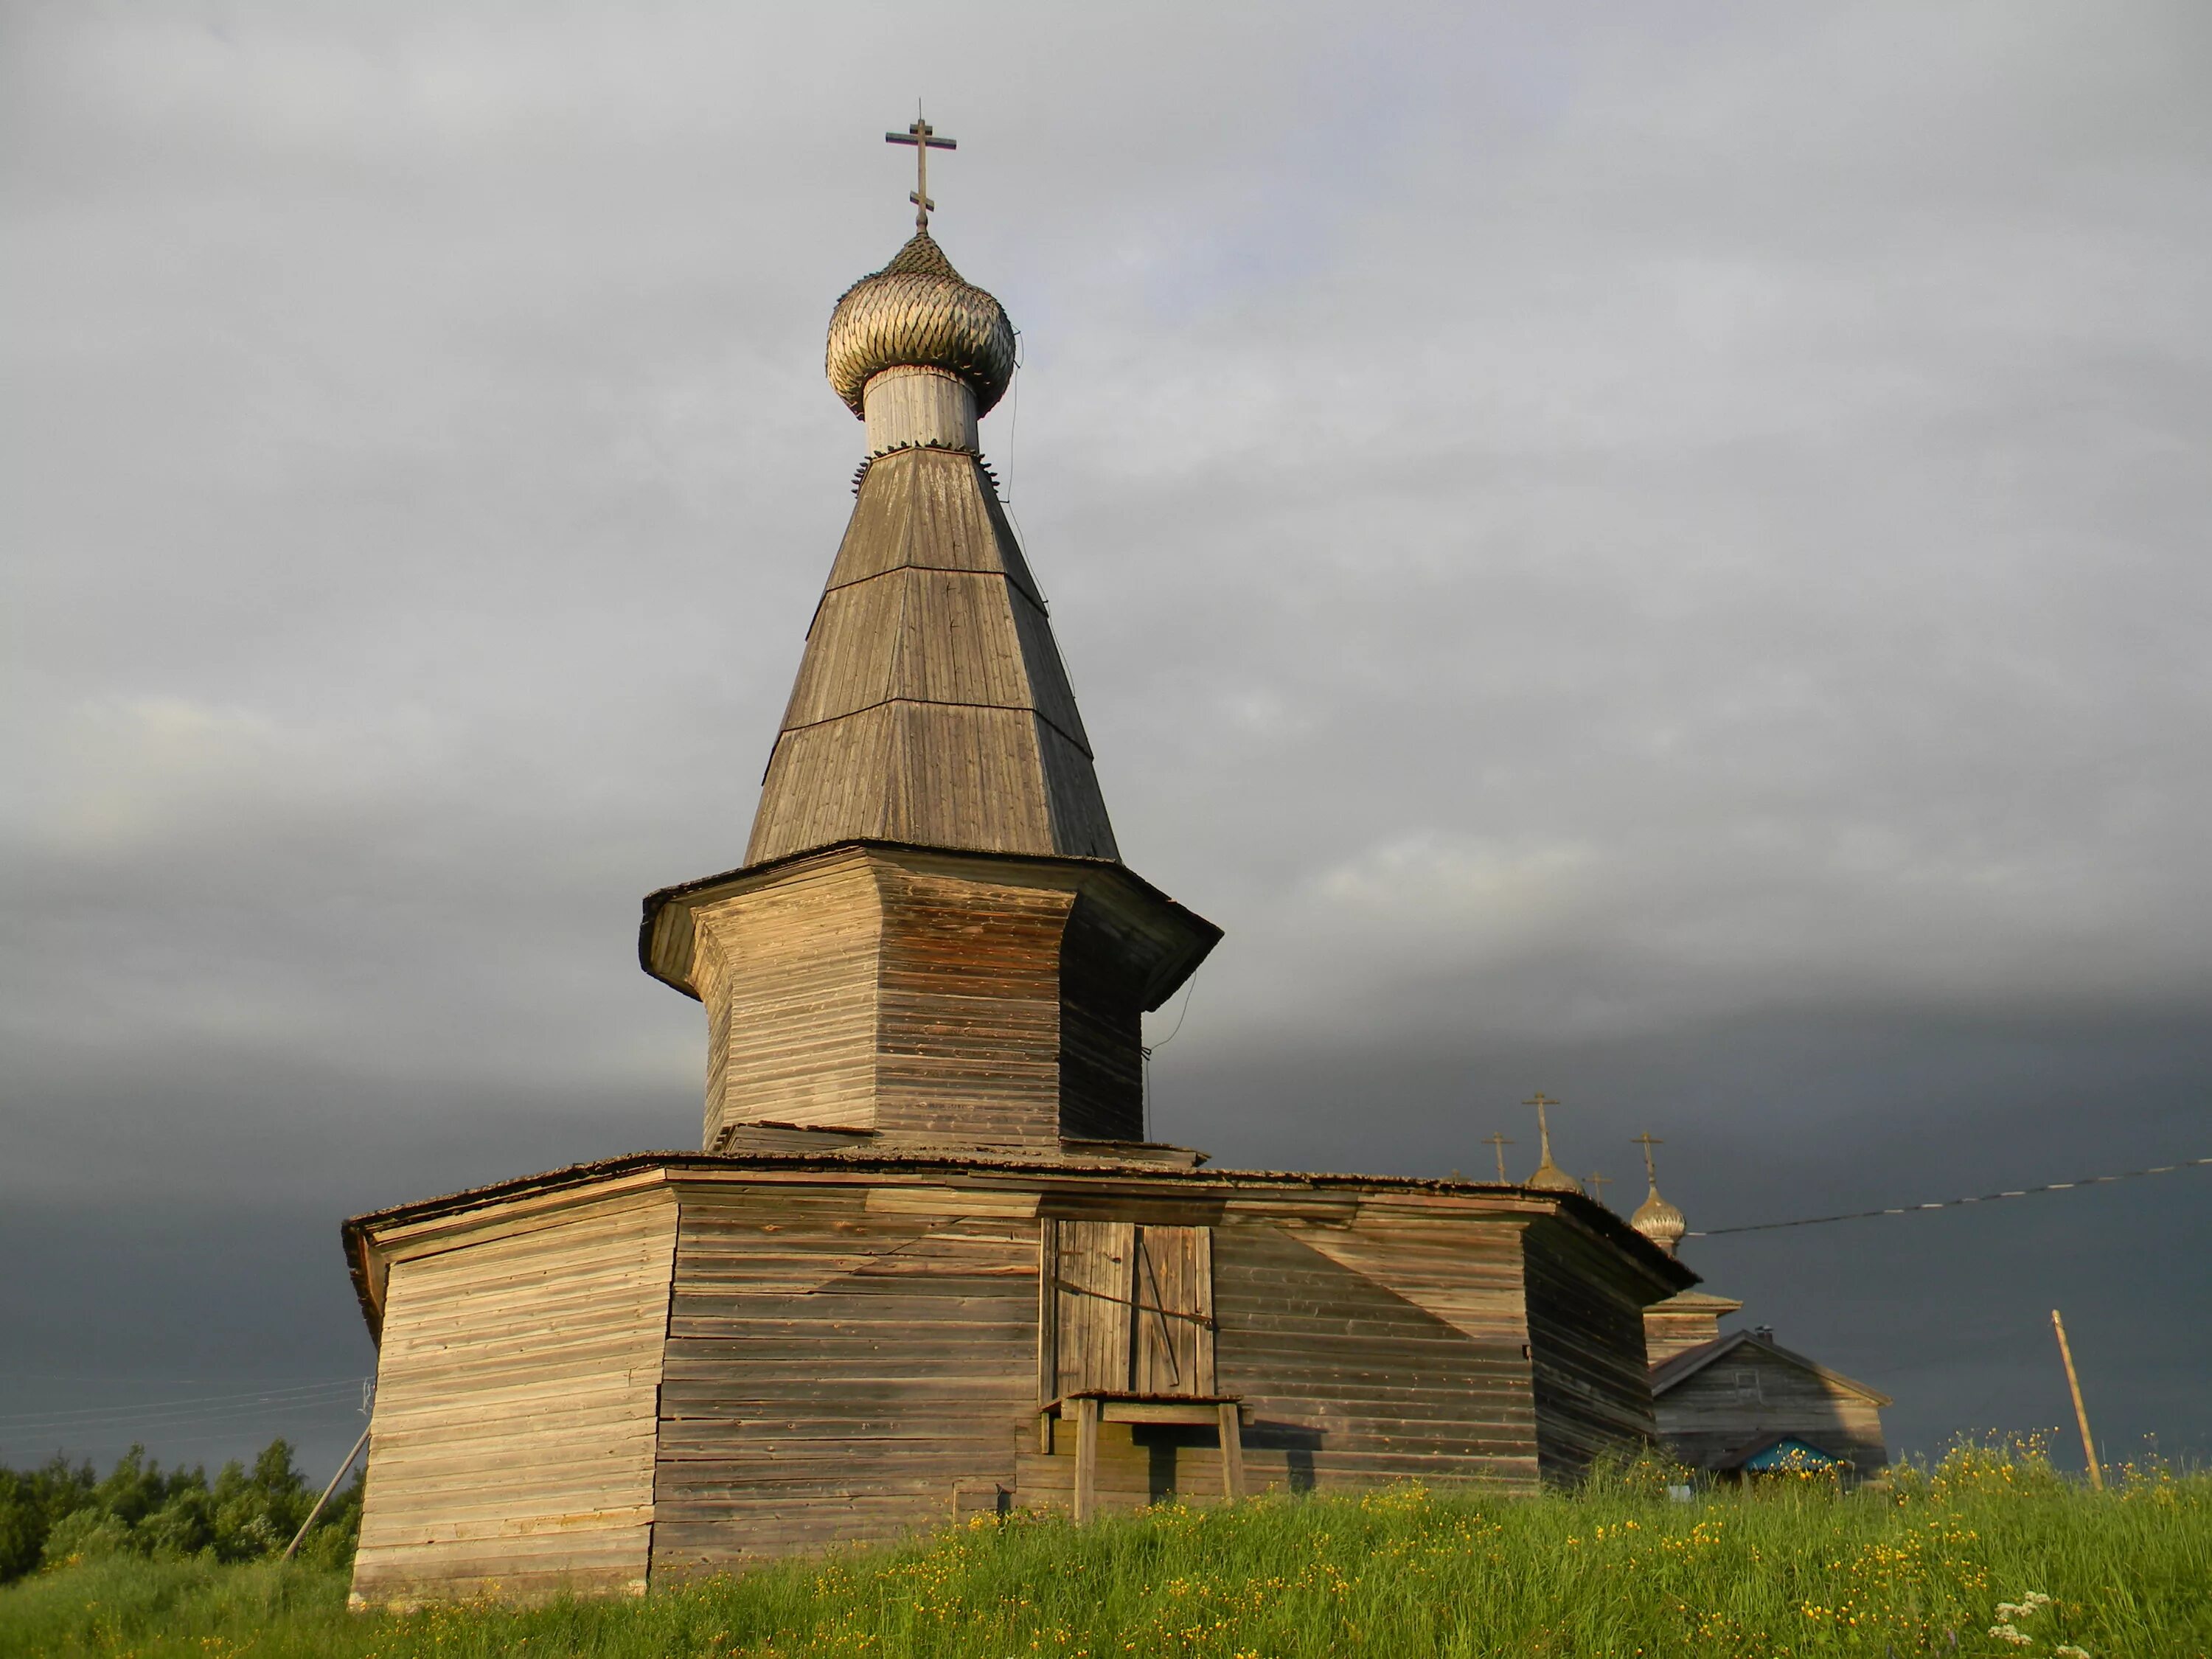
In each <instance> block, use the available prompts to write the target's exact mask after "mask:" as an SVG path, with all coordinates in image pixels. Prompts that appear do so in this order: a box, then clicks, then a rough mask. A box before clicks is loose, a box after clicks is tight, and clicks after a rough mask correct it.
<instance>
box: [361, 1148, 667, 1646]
mask: <svg viewBox="0 0 2212 1659" xmlns="http://www.w3.org/2000/svg"><path fill="white" fill-rule="evenodd" d="M675 1237H676V1205H675V1202H674V1200H673V1198H672V1197H671V1195H670V1194H668V1193H666V1192H665V1191H662V1192H654V1193H647V1194H630V1195H628V1196H625V1197H623V1198H621V1199H618V1200H611V1201H609V1202H607V1203H605V1204H601V1205H598V1206H583V1207H579V1208H574V1209H566V1210H560V1211H556V1212H552V1213H551V1214H536V1215H531V1216H526V1217H515V1218H507V1219H502V1218H501V1217H500V1216H499V1215H498V1214H497V1213H496V1212H495V1213H492V1214H489V1215H488V1216H487V1217H486V1218H484V1221H483V1225H480V1226H477V1227H475V1228H472V1229H471V1230H469V1231H466V1232H465V1233H463V1234H461V1235H459V1236H458V1237H448V1238H446V1239H443V1240H441V1241H439V1242H438V1243H436V1244H435V1245H426V1246H425V1247H423V1253H422V1254H419V1255H405V1254H403V1255H401V1256H400V1257H399V1259H398V1260H397V1261H394V1262H393V1263H392V1267H391V1273H390V1276H389V1278H388V1279H387V1280H386V1289H385V1317H384V1336H383V1342H382V1349H381V1352H380V1354H379V1356H378V1362H377V1395H376V1415H375V1419H374V1431H373V1433H372V1435H371V1437H370V1440H369V1454H368V1501H367V1504H366V1506H365V1508H364V1510H363V1513H362V1528H361V1547H360V1548H359V1550H358V1551H357V1552H356V1554H355V1557H354V1578H353V1595H354V1599H355V1601H356V1602H358V1603H363V1604H377V1605H386V1606H399V1607H405V1606H411V1605H414V1604H416V1603H418V1602H422V1601H434V1600H447V1599H454V1598H459V1597H466V1596H471V1595H501V1596H505V1597H507V1598H509V1599H517V1600H533V1599H538V1598H542V1597H544V1596H545V1595H550V1594H552V1593H554V1592H556V1591H557V1590H562V1589H574V1590H576V1591H578V1592H580V1593H586V1594H590V1593H606V1592H610V1591H629V1592H640V1591H642V1590H643V1589H645V1586H646V1580H647V1562H648V1560H649V1559H650V1552H651V1547H652V1534H653V1436H654V1431H655V1425H656V1416H657V1411H656V1401H657V1395H658V1391H659V1384H660V1369H661V1352H662V1345H663V1342H664V1340H665V1332H666V1328H667V1318H668V1285H669V1273H670V1265H671V1258H672V1255H673V1252H674V1246H675Z"/></svg>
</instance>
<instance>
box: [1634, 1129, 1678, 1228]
mask: <svg viewBox="0 0 2212 1659" xmlns="http://www.w3.org/2000/svg"><path fill="white" fill-rule="evenodd" d="M1636 1144H1637V1145H1638V1146H1641V1147H1642V1148H1643V1149H1644V1174H1645V1176H1648V1177H1649V1178H1650V1182H1651V1191H1650V1195H1649V1196H1647V1197H1646V1198H1645V1199H1644V1202H1643V1203H1641V1204H1639V1205H1638V1206H1637V1208H1636V1213H1635V1214H1634V1215H1632V1216H1631V1217H1629V1218H1628V1225H1630V1226H1632V1227H1633V1228H1635V1229H1636V1231H1638V1232H1639V1233H1642V1234H1643V1235H1644V1237H1646V1238H1648V1239H1650V1241H1651V1242H1652V1243H1654V1244H1656V1245H1657V1246H1658V1247H1659V1248H1660V1249H1662V1250H1664V1251H1666V1252H1667V1254H1668V1255H1674V1249H1675V1247H1676V1246H1677V1245H1679V1244H1680V1243H1681V1242H1682V1238H1683V1235H1684V1234H1686V1233H1687V1232H1688V1231H1689V1230H1690V1223H1689V1220H1688V1218H1686V1217H1685V1216H1684V1215H1683V1213H1682V1212H1680V1210H1678V1209H1676V1208H1675V1207H1674V1206H1673V1205H1672V1204H1669V1203H1668V1201H1667V1200H1665V1199H1663V1198H1662V1197H1660V1196H1659V1166H1658V1165H1657V1164H1656V1163H1655V1162H1654V1161H1653V1159H1652V1157H1651V1149H1652V1148H1653V1147H1654V1146H1662V1145H1664V1144H1665V1143H1664V1142H1662V1141H1661V1140H1660V1139H1659V1138H1658V1137H1657V1136H1656V1135H1654V1134H1651V1133H1644V1134H1640V1135H1638V1136H1637V1137H1636Z"/></svg>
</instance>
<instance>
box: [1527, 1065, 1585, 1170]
mask: <svg viewBox="0 0 2212 1659" xmlns="http://www.w3.org/2000/svg"><path fill="white" fill-rule="evenodd" d="M1558 1104H1559V1102H1558V1101H1556V1100H1554V1099H1553V1098H1552V1097H1550V1096H1549V1095H1547V1094H1546V1093H1545V1092H1544V1091H1542V1090H1541V1089H1539V1090H1538V1091H1536V1092H1535V1094H1534V1095H1533V1096H1532V1097H1529V1098H1528V1099H1527V1100H1524V1101H1522V1105H1524V1106H1534V1108H1535V1109H1536V1139H1537V1144H1538V1146H1540V1147H1541V1151H1542V1156H1541V1158H1539V1159H1538V1161H1537V1164H1536V1173H1535V1174H1534V1175H1532V1176H1529V1177H1528V1181H1527V1182H1526V1183H1525V1184H1526V1185H1527V1186H1528V1187H1529V1188H1533V1189H1534V1190H1535V1191H1537V1192H1540V1193H1579V1192H1581V1191H1582V1190H1583V1183H1582V1182H1579V1181H1577V1180H1576V1179H1575V1178H1574V1177H1573V1176H1571V1175H1569V1174H1568V1173H1567V1172H1566V1171H1565V1170H1562V1169H1561V1168H1560V1167H1559V1165H1558V1164H1554V1163H1553V1161H1552V1120H1551V1119H1550V1117H1549V1116H1548V1115H1547V1113H1548V1111H1549V1109H1551V1108H1552V1107H1554V1106H1556V1105H1558Z"/></svg>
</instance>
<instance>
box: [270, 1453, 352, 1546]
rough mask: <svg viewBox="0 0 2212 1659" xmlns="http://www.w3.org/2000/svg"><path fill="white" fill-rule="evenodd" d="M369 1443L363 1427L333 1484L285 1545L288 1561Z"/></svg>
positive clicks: (326, 1489)
mask: <svg viewBox="0 0 2212 1659" xmlns="http://www.w3.org/2000/svg"><path fill="white" fill-rule="evenodd" d="M367 1444H368V1430H367V1429H363V1430H362V1431H361V1438H360V1439H358V1440H356V1441H355V1442H354V1443H353V1449H352V1450H351V1451H349V1452H348V1453H347V1454H346V1455H345V1462H343V1463H341V1464H339V1465H338V1472H337V1474H334V1475H332V1476H331V1484H330V1485H329V1486H325V1487H324V1488H323V1495H322V1496H321V1497H320V1498H317V1499H316V1500H315V1507H314V1508H313V1509H311V1510H308V1511H307V1519H306V1520H304V1521H302V1522H300V1530H299V1531H297V1532H295V1533H294V1534H292V1541H291V1542H290V1543H289V1544H287V1545H285V1546H284V1559H286V1560H287V1561H289V1560H290V1559H292V1558H293V1557H294V1556H295V1555H296V1554H297V1553H299V1549H300V1541H301V1539H303V1538H305V1537H306V1536H307V1528H310V1527H312V1526H313V1525H314V1524H315V1517H316V1516H319V1515H320V1514H321V1513H322V1512H323V1505H324V1504H327V1503H329V1502H330V1501H331V1493H332V1492H336V1491H337V1489H338V1482H339V1481H341V1480H344V1479H345V1476H346V1471H347V1470H348V1469H349V1468H352V1467H353V1460H354V1459H355V1458H356V1457H358V1456H360V1455H361V1449H362V1447H363V1446H366V1445H367Z"/></svg>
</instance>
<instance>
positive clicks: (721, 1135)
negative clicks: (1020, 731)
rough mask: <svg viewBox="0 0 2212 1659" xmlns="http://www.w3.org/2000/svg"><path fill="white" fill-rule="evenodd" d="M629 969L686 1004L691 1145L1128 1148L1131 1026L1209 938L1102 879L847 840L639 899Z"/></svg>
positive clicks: (1082, 872) (1137, 1091)
mask: <svg viewBox="0 0 2212 1659" xmlns="http://www.w3.org/2000/svg"><path fill="white" fill-rule="evenodd" d="M1219 938H1220V930H1219V929H1218V928H1217V927H1213V926H1212V924H1211V923H1210V922H1206V921H1203V920H1201V919H1200V918H1199V917H1197V916H1194V915H1192V914H1191V913H1190V912H1189V911H1188V910H1186V909H1184V908H1182V906H1180V905H1178V904H1176V902H1174V901H1173V900H1171V899H1170V898H1168V897H1167V896H1165V895H1164V894H1162V893H1160V892H1158V890H1155V889H1153V888H1152V887H1150V886H1149V885H1147V884H1146V883H1144V882H1143V881H1140V880H1139V879H1138V878H1136V877H1135V876H1133V875H1132V874H1130V873H1129V872H1127V870H1125V869H1123V868H1121V866H1118V865H1111V864H1101V863H1095V862H1088V861H1084V860H1067V859H1049V858H1000V857H986V856H983V855H981V854H962V853H945V852H938V851H928V850H924V849H921V848H902V847H889V846H881V845H876V844H860V845H853V846H846V847H840V848H830V849H828V850H825V851H823V852H818V853H813V854H806V855H804V856H801V857H798V858H793V859H791V860H786V861H785V862H783V863H781V864H778V865H773V866H766V867H763V868H757V869H750V870H745V871H740V872H733V873H732V874H731V875H728V876H724V877H715V878H710V879H708V880H707V881H705V882H698V883H692V884H689V885H687V886H684V887H681V888H671V889H669V890H666V891H665V892H662V893H657V894H655V895H653V897H652V898H650V899H648V900H647V910H646V922H645V927H644V932H643V936H642V940H641V948H642V951H643V954H644V958H645V961H646V964H647V968H648V969H650V970H651V971H652V972H653V973H654V974H656V975H659V977H660V978H662V979H664V980H666V981H668V982H669V983H671V984H673V985H676V986H678V987H680V988H682V989H684V990H686V991H689V992H690V993H691V994H694V995H696V996H697V997H698V998H699V999H700V1000H702V1002H704V1003H705V1005H706V1007H707V1017H708V1073H707V1110H706V1118H705V1124H704V1139H703V1142H702V1144H703V1145H704V1146H706V1147H707V1148H708V1150H710V1151H713V1150H718V1149H719V1148H720V1147H721V1146H722V1145H723V1144H724V1142H725V1139H726V1136H727V1134H728V1133H729V1131H730V1130H731V1129H732V1127H733V1126H735V1125H738V1124H744V1123H773V1124H782V1125H793V1126H798V1127H831V1128H844V1129H854V1130H866V1131H869V1132H871V1133H875V1134H877V1135H878V1136H882V1137H884V1138H886V1139H891V1140H895V1141H896V1142H899V1143H902V1144H904V1145H908V1146H916V1145H927V1146H951V1145H960V1146H974V1147H979V1148H987V1147H1001V1148H1004V1147H1023V1148H1026V1149H1028V1150H1030V1151H1033V1152H1058V1151H1059V1149H1060V1142H1061V1140H1062V1139H1069V1138H1072V1139H1117V1140H1141V1139H1143V1134H1144V1097H1143V1074H1142V1065H1143V1059H1142V1049H1141V1048H1140V1043H1141V1041H1142V1038H1141V1033H1140V1030H1139V1022H1140V1019H1141V1016H1142V1014H1143V1012H1144V1011H1145V1010H1146V1009H1149V1008H1154V1007H1157V1006H1159V1004H1160V1003H1161V1002H1163V1001H1164V1000H1166V998H1167V997H1168V996H1169V995H1170V994H1172V993H1173V991H1174V990H1175V988H1176V987H1177V986H1179V985H1181V984H1182V981H1184V980H1185V979H1186V978H1188V976H1189V975H1190V974H1191V972H1192V971H1193V970H1194V969H1196V967H1197V965H1198V963H1200V961H1201V960H1202V959H1203V958H1204V957H1205V956H1206V952H1207V951H1209V950H1211V949H1212V946H1213V945H1214V943H1215V941H1216V940H1218V939H1219Z"/></svg>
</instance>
